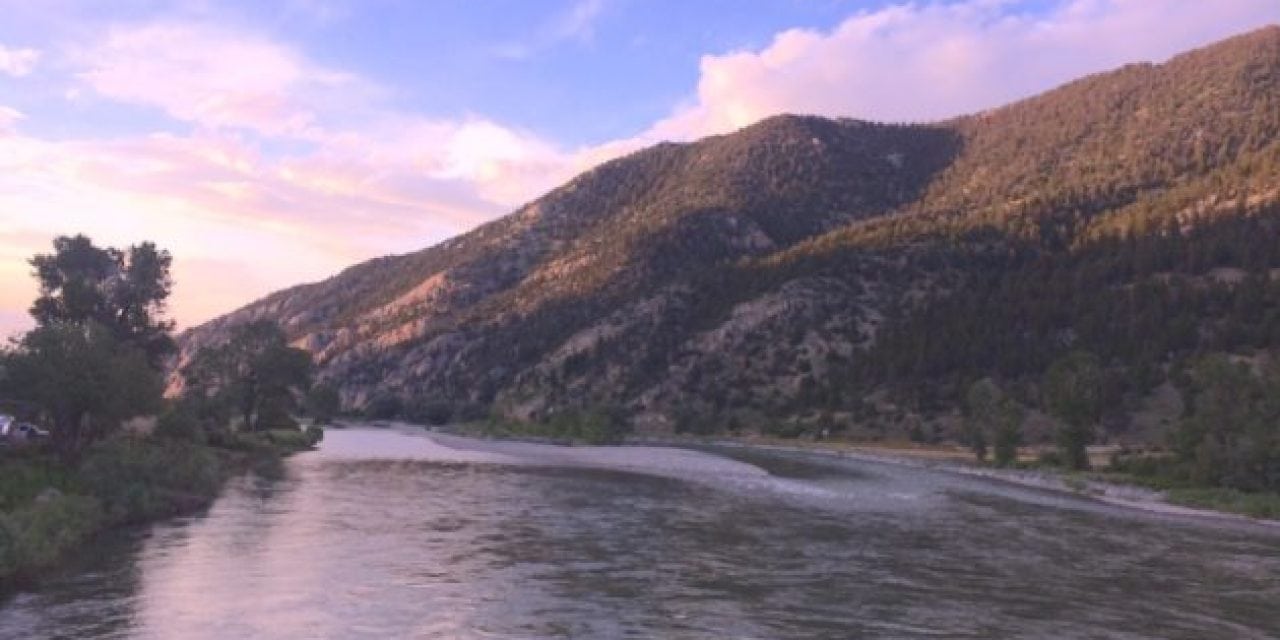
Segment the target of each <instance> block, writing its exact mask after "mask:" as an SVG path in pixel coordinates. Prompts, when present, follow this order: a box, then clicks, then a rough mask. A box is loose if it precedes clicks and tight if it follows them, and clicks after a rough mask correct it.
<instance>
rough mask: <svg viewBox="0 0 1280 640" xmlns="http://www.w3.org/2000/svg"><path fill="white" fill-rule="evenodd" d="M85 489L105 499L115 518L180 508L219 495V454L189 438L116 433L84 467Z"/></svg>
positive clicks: (129, 519)
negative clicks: (146, 437)
mask: <svg viewBox="0 0 1280 640" xmlns="http://www.w3.org/2000/svg"><path fill="white" fill-rule="evenodd" d="M78 475H79V480H80V483H81V486H82V490H83V492H84V493H86V494H88V495H92V496H95V497H97V498H98V499H100V500H102V503H103V507H104V509H105V510H106V513H107V516H108V518H109V520H110V521H112V522H137V521H141V520H145V519H148V518H152V517H155V516H157V515H163V514H166V513H178V512H181V511H185V510H187V509H190V508H192V507H194V506H196V505H198V504H200V503H203V502H207V501H208V500H211V499H212V498H213V497H214V496H215V495H217V492H218V488H219V486H220V485H221V481H222V472H221V466H220V465H219V463H218V459H217V457H216V456H214V455H213V453H212V452H211V451H209V450H208V449H207V448H204V447H199V446H196V445H191V444H187V443H184V442H176V441H164V440H154V441H147V440H139V439H133V438H116V439H114V440H110V441H107V442H104V443H102V444H101V445H99V446H97V447H95V448H94V449H92V450H91V451H90V452H89V455H88V456H86V458H85V460H84V462H83V464H82V465H81V467H80V472H79V474H78Z"/></svg>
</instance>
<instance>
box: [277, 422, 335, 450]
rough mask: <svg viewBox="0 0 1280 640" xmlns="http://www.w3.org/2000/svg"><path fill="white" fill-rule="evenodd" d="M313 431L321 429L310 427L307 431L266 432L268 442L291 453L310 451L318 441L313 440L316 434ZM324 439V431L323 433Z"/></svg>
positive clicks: (284, 430)
mask: <svg viewBox="0 0 1280 640" xmlns="http://www.w3.org/2000/svg"><path fill="white" fill-rule="evenodd" d="M312 429H316V430H319V427H309V428H308V429H307V430H306V431H302V430H301V429H272V430H271V431H268V432H266V437H267V440H268V441H269V442H270V443H271V444H273V445H276V446H277V447H283V448H285V449H287V450H291V451H301V450H303V449H310V448H311V447H312V446H314V445H315V442H318V440H312V438H313V437H315V436H314V434H313V433H312ZM321 434H322V435H321V437H323V431H321Z"/></svg>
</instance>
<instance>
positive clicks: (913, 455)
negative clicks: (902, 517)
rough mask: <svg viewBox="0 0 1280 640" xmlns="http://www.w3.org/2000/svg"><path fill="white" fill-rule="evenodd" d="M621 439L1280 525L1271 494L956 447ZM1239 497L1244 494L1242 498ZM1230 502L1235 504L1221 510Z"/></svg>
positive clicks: (750, 439) (758, 439)
mask: <svg viewBox="0 0 1280 640" xmlns="http://www.w3.org/2000/svg"><path fill="white" fill-rule="evenodd" d="M627 442H628V443H629V444H639V445H658V446H720V447H743V448H748V449H755V450H762V451H782V452H788V453H803V454H811V455H820V456H832V457H837V458H845V459H852V460H864V461H868V462H878V463H885V464H895V465H905V466H913V467H918V468H922V469H929V470H935V471H944V472H948V473H955V474H959V475H965V476H971V477H980V478H985V479H988V480H994V481H998V482H1004V483H1009V484H1014V485H1018V486H1022V487H1028V488H1033V489H1040V490H1044V491H1055V492H1060V493H1067V494H1071V495H1075V496H1080V497H1086V498H1090V499H1093V500H1097V501H1099V502H1104V503H1107V504H1111V505H1114V506H1119V507H1125V508H1129V509H1136V510H1140V511H1146V512H1148V513H1157V514H1161V515H1172V516H1182V517H1191V518H1209V519H1219V520H1236V521H1248V522H1254V523H1260V524H1264V525H1267V526H1274V527H1277V528H1280V513H1274V512H1273V508H1274V505H1273V503H1272V499H1273V498H1277V497H1276V496H1271V495H1264V496H1263V500H1264V502H1263V503H1262V504H1261V505H1259V504H1257V503H1249V502H1248V500H1250V497H1249V494H1239V493H1238V492H1231V491H1228V490H1222V489H1212V488H1204V489H1195V488H1192V489H1177V490H1159V489H1153V488H1150V487H1146V486H1142V485H1141V484H1139V483H1138V481H1137V480H1136V479H1134V480H1133V481H1132V482H1129V481H1121V480H1123V478H1122V477H1119V476H1117V475H1116V474H1112V476H1111V477H1110V478H1106V479H1104V478H1101V477H1099V475H1101V474H1090V473H1079V472H1068V471H1064V470H1059V469H1053V468H1047V467H1036V468H1010V469H1000V468H995V467H990V466H982V465H978V464H976V463H974V462H973V456H972V454H971V453H969V452H967V451H966V450H963V449H961V448H959V447H954V448H953V447H942V446H916V445H902V446H894V445H890V444H878V443H877V444H859V443H850V442H839V441H825V442H823V441H797V440H780V439H774V438H763V437H738V438H733V437H719V438H679V437H669V438H646V437H632V438H628V439H627ZM1241 495H1243V496H1245V497H1243V498H1242V497H1241ZM1230 506H1235V507H1236V508H1234V509H1233V508H1224V507H1230ZM1273 513H1274V515H1272V514H1273Z"/></svg>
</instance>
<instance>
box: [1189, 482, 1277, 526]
mask: <svg viewBox="0 0 1280 640" xmlns="http://www.w3.org/2000/svg"><path fill="white" fill-rule="evenodd" d="M1168 498H1169V502H1172V503H1174V504H1180V505H1183V506H1187V507H1199V508H1204V509H1215V510H1219V511H1230V512H1232V513H1240V514H1244V515H1246V516H1251V517H1254V518H1273V519H1280V494H1276V493H1269V492H1265V493H1248V492H1245V491H1239V490H1236V489H1224V488H1211V489H1204V488H1200V489H1187V488H1182V489H1171V490H1170V491H1169V493H1168Z"/></svg>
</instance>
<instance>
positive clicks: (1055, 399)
mask: <svg viewBox="0 0 1280 640" xmlns="http://www.w3.org/2000/svg"><path fill="white" fill-rule="evenodd" d="M1102 378H1103V375H1102V364H1101V362H1100V361H1099V360H1098V357H1097V356H1095V355H1093V354H1092V353H1088V352H1086V351H1073V352H1071V353H1068V354H1067V355H1065V356H1063V357H1061V358H1059V359H1058V360H1057V361H1055V362H1054V363H1053V366H1051V367H1049V372H1048V373H1047V374H1046V376H1045V382H1044V396H1045V404H1046V405H1047V407H1048V409H1049V412H1050V413H1051V414H1053V416H1054V417H1056V418H1057V419H1058V420H1059V421H1061V423H1062V425H1061V427H1060V428H1059V430H1058V434H1057V439H1058V448H1059V449H1060V450H1061V454H1062V459H1063V462H1064V463H1065V464H1066V465H1067V466H1068V467H1069V468H1071V469H1087V468H1089V454H1088V450H1087V449H1086V447H1087V446H1088V444H1089V443H1090V442H1091V441H1092V440H1093V427H1094V425H1095V424H1097V422H1098V420H1099V419H1100V418H1101V416H1102V392H1103V389H1102Z"/></svg>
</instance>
